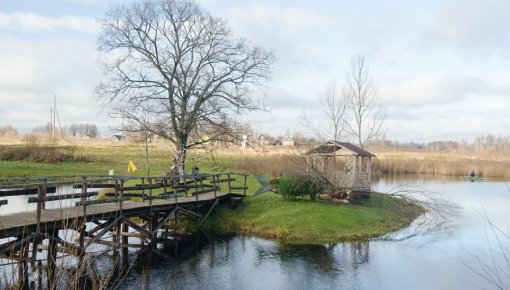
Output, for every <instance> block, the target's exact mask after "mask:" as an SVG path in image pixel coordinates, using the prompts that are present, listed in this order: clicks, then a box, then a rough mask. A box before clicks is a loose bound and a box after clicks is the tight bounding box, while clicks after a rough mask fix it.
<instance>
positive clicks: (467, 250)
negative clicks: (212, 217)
mask: <svg viewBox="0 0 510 290" xmlns="http://www.w3.org/2000/svg"><path fill="white" fill-rule="evenodd" d="M401 184H412V185H418V186H421V187H423V188H424V189H426V190H428V191H430V192H436V193H437V194H438V195H440V196H441V197H444V198H445V199H448V200H450V201H453V202H455V203H457V204H458V205H459V207H460V210H459V211H460V212H459V213H458V215H456V216H455V217H454V219H453V223H454V227H450V228H449V230H448V231H444V230H441V231H436V232H432V233H430V234H427V235H423V234H419V235H414V236H413V238H410V239H402V240H400V241H395V240H373V241H370V242H367V241H359V242H355V243H339V244H326V245H292V244H290V245H289V244H280V243H278V242H275V241H268V240H264V239H260V238H256V237H243V236H227V237H209V236H207V235H200V236H198V237H193V238H185V239H182V240H180V241H178V242H176V241H165V242H163V241H161V242H160V244H158V245H157V247H156V248H155V249H151V248H146V249H144V250H142V251H141V252H139V253H138V254H136V252H130V253H129V254H128V255H122V253H120V257H121V260H122V257H125V258H127V261H124V262H126V263H123V264H122V265H124V268H122V267H120V269H119V270H117V271H116V273H117V277H121V278H122V279H123V282H122V284H121V285H120V288H121V289H135V288H136V289H138V288H141V285H144V286H145V289H169V288H170V289H198V288H200V289H478V288H483V289H488V288H492V286H493V285H491V284H489V283H487V282H485V281H484V280H483V279H482V278H480V277H477V276H475V275H474V274H473V272H472V271H470V269H469V267H468V266H471V267H477V266H479V263H480V260H478V259H477V258H478V257H481V258H489V260H488V262H489V263H490V262H491V260H490V259H491V257H490V255H488V253H489V254H490V251H488V250H489V249H488V248H489V245H492V247H493V248H494V247H495V246H497V245H498V244H497V240H495V239H494V238H493V237H491V236H489V237H487V234H486V232H487V222H486V221H485V220H484V219H483V218H482V217H481V216H480V214H479V212H486V213H487V215H488V218H490V221H491V222H492V223H493V224H494V225H496V226H497V227H499V228H502V229H507V228H508V227H507V226H508V224H509V223H510V219H509V215H508V205H509V204H510V192H509V190H508V189H507V184H506V183H505V182H469V181H462V180H458V179H455V178H450V179H448V178H445V179H443V180H432V179H427V178H423V177H418V178H417V177H414V179H413V177H411V176H406V177H404V178H387V179H381V180H379V181H378V182H377V183H376V190H378V191H382V192H385V191H387V190H389V189H390V188H393V187H396V186H398V185H401ZM424 218H425V217H424ZM420 222H421V221H420V220H418V221H416V223H420ZM406 230H409V228H408V229H406ZM406 230H403V231H400V232H398V233H397V234H396V235H397V236H398V235H404V236H405V235H406V232H405V231H406ZM488 239H491V241H490V243H488ZM502 242H504V243H506V244H508V240H503V241H502ZM473 255H476V256H473ZM496 258H498V257H496ZM114 261H115V259H114V258H113V256H111V255H110V256H105V257H104V258H100V259H99V260H98V261H97V263H96V269H95V270H94V269H92V268H91V269H90V270H89V272H88V273H89V275H90V277H101V275H104V273H107V272H108V269H110V268H111V265H112V263H114ZM499 261H500V260H498V262H497V264H496V265H500V264H499ZM484 262H485V261H484ZM466 264H467V265H466ZM126 266H127V267H126ZM503 266H504V265H503ZM108 267H110V268H108ZM126 270H127V271H128V273H129V274H128V275H127V276H126V275H125V273H126V272H127V271H126ZM95 272H97V273H99V274H93V273H95ZM94 275H96V276H94ZM505 275H506V274H505ZM91 279H93V278H91ZM94 279H95V278H94ZM115 286H117V285H113V284H111V285H110V287H115Z"/></svg>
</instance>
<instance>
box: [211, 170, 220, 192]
mask: <svg viewBox="0 0 510 290" xmlns="http://www.w3.org/2000/svg"><path fill="white" fill-rule="evenodd" d="M216 180H218V178H217V176H216V175H213V176H212V182H211V183H212V185H213V188H214V197H218V195H217V193H216V188H217V186H218V184H219V183H217V182H216Z"/></svg>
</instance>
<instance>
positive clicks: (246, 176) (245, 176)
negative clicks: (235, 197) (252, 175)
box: [243, 174, 248, 195]
mask: <svg viewBox="0 0 510 290" xmlns="http://www.w3.org/2000/svg"><path fill="white" fill-rule="evenodd" d="M247 178H248V175H246V174H245V175H244V188H243V193H244V195H246V188H247V186H246V179H247Z"/></svg>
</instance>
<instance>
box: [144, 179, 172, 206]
mask: <svg viewBox="0 0 510 290" xmlns="http://www.w3.org/2000/svg"><path fill="white" fill-rule="evenodd" d="M163 178H164V177H163ZM164 181H165V180H164V179H163V182H164ZM144 187H145V178H144V177H142V202H145V199H143V197H144V196H145V188H144ZM165 191H166V187H165Z"/></svg>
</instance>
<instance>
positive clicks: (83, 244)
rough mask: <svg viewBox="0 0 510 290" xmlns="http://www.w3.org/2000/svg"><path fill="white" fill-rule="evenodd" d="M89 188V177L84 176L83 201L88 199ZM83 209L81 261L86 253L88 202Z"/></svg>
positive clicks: (80, 246) (80, 242)
mask: <svg viewBox="0 0 510 290" xmlns="http://www.w3.org/2000/svg"><path fill="white" fill-rule="evenodd" d="M87 190H88V186H87V177H83V180H82V187H81V194H82V196H81V198H80V200H81V201H82V202H84V201H85V200H86V194H87ZM82 209H83V217H82V219H81V221H80V227H79V229H80V240H79V248H80V252H79V253H78V255H79V258H80V261H82V258H83V256H84V254H85V230H86V229H87V225H86V222H87V218H86V217H87V205H86V204H83V206H82Z"/></svg>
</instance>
